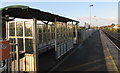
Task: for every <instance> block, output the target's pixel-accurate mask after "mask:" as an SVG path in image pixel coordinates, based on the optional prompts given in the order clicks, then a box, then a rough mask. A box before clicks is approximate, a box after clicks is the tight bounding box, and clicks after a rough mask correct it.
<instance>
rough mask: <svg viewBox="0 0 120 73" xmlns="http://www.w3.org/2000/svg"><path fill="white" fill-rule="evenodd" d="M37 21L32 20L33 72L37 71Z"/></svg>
mask: <svg viewBox="0 0 120 73" xmlns="http://www.w3.org/2000/svg"><path fill="white" fill-rule="evenodd" d="M36 26H37V19H35V18H33V51H34V52H33V55H34V71H35V72H37V71H38V48H37V47H38V45H37V44H38V42H37V27H36Z"/></svg>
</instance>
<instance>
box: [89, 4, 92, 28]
mask: <svg viewBox="0 0 120 73" xmlns="http://www.w3.org/2000/svg"><path fill="white" fill-rule="evenodd" d="M89 7H90V26H91V7H93V5H90V6H89Z"/></svg>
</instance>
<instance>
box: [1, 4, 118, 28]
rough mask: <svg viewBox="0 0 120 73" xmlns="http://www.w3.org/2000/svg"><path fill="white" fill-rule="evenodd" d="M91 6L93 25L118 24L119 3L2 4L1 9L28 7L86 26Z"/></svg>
mask: <svg viewBox="0 0 120 73" xmlns="http://www.w3.org/2000/svg"><path fill="white" fill-rule="evenodd" d="M90 4H92V5H93V7H91V25H93V26H104V25H111V24H112V23H114V24H118V2H2V3H1V4H0V7H1V8H2V7H6V6H10V5H26V6H29V7H31V8H35V9H40V10H41V11H46V12H50V13H53V14H58V15H61V16H64V17H69V18H72V19H76V20H78V21H80V22H81V23H80V24H79V25H84V23H85V22H87V23H90V7H89V5H90Z"/></svg>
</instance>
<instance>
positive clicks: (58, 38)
mask: <svg viewBox="0 0 120 73" xmlns="http://www.w3.org/2000/svg"><path fill="white" fill-rule="evenodd" d="M0 15H1V17H0V19H2V20H4V21H6V39H9V40H10V44H11V52H10V53H11V57H10V58H9V59H8V70H9V71H37V69H38V55H39V54H41V53H43V52H45V51H46V50H49V49H51V48H55V55H56V59H58V58H60V57H61V56H63V55H64V54H65V53H67V52H68V51H69V50H70V49H72V48H73V39H74V37H75V38H77V24H78V23H79V21H76V20H72V19H69V18H66V17H62V16H59V15H55V14H51V13H48V12H44V11H40V10H38V9H33V8H30V7H28V6H23V5H13V6H8V7H4V8H2V9H0ZM16 18H19V19H24V20H15V19H16ZM38 21H41V22H42V23H43V24H40V23H37V22H38ZM74 22H75V24H73V23H74ZM73 28H74V29H73ZM73 31H75V32H76V33H75V34H73ZM73 35H74V36H73ZM48 36H49V37H48Z"/></svg>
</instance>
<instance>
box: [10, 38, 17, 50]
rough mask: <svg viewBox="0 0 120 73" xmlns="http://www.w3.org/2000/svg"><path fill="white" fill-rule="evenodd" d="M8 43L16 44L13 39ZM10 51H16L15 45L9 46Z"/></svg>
mask: <svg viewBox="0 0 120 73" xmlns="http://www.w3.org/2000/svg"><path fill="white" fill-rule="evenodd" d="M10 43H12V44H16V40H15V38H14V39H13V38H10ZM10 50H11V52H14V51H16V46H15V45H11V46H10Z"/></svg>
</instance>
